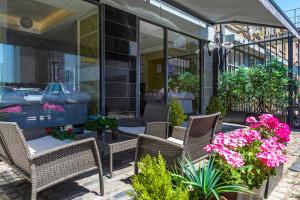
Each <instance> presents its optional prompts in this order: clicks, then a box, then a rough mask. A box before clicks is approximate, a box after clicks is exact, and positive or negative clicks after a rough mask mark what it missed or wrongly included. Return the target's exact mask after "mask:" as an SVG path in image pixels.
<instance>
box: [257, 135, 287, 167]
mask: <svg viewBox="0 0 300 200" xmlns="http://www.w3.org/2000/svg"><path fill="white" fill-rule="evenodd" d="M260 150H261V152H260V153H258V154H256V157H257V158H258V159H259V160H261V161H262V163H264V164H265V165H266V166H268V167H278V166H279V165H280V164H283V163H285V162H287V156H286V155H284V154H283V152H284V151H285V150H286V147H285V145H284V144H282V143H280V142H278V138H276V137H271V138H269V139H267V140H265V141H264V142H263V144H262V145H261V146H260Z"/></svg>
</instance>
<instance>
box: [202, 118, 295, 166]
mask: <svg viewBox="0 0 300 200" xmlns="http://www.w3.org/2000/svg"><path fill="white" fill-rule="evenodd" d="M246 122H247V123H249V125H250V128H248V129H237V130H235V131H233V132H229V133H219V134H217V135H216V137H215V139H214V140H213V142H212V144H210V145H207V146H206V147H205V148H204V149H205V150H206V151H207V152H209V153H212V152H214V153H217V154H218V155H219V156H221V157H222V158H224V160H225V161H226V162H227V163H228V164H230V165H231V166H233V167H235V168H238V167H242V166H243V165H244V164H245V162H247V161H246V160H243V157H242V155H241V153H243V152H245V148H247V149H246V151H247V152H248V151H252V150H253V151H254V152H259V153H256V155H255V154H253V155H255V157H256V159H258V160H260V161H261V162H262V163H263V164H264V165H265V166H267V167H269V168H274V167H278V166H279V165H280V164H283V163H285V162H287V156H286V155H285V154H284V153H285V150H286V147H285V145H284V143H286V142H288V141H289V140H290V133H291V130H290V128H289V126H288V125H287V124H285V123H280V122H279V120H278V119H277V118H276V117H274V116H273V115H270V114H264V115H261V116H260V117H259V120H257V119H256V118H255V117H248V118H247V119H246ZM254 142H255V143H254ZM252 144H253V145H252ZM252 148H253V149H252ZM243 156H244V154H243Z"/></svg>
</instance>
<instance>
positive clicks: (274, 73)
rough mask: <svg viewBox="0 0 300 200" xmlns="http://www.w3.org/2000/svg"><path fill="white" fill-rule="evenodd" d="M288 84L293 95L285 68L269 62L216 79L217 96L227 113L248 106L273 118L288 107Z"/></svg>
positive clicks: (279, 64)
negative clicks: (271, 115)
mask: <svg viewBox="0 0 300 200" xmlns="http://www.w3.org/2000/svg"><path fill="white" fill-rule="evenodd" d="M289 84H290V87H291V90H292V91H293V95H295V94H296V91H297V88H298V83H297V82H296V81H295V80H294V79H291V78H289V76H288V70H287V67H285V66H283V65H282V63H281V62H279V61H277V60H271V61H269V62H268V63H267V64H266V65H260V64H259V65H255V66H251V67H250V68H248V67H238V68H237V69H235V70H232V71H227V72H224V73H223V74H222V75H221V76H220V77H219V84H218V95H219V97H221V99H223V100H224V101H225V103H226V107H227V108H228V109H232V108H237V107H239V106H240V107H241V106H243V105H244V104H249V105H250V106H251V109H253V110H257V108H259V112H268V113H273V114H276V113H277V112H278V110H280V111H282V112H285V110H286V107H287V106H288V88H289Z"/></svg>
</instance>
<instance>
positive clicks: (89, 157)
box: [29, 138, 102, 188]
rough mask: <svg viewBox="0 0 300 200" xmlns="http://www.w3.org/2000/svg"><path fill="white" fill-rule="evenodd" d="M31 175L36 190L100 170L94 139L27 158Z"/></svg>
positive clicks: (73, 143)
mask: <svg viewBox="0 0 300 200" xmlns="http://www.w3.org/2000/svg"><path fill="white" fill-rule="evenodd" d="M29 160H30V163H31V169H32V170H31V174H32V177H33V178H35V179H36V182H37V184H38V185H37V186H38V188H46V187H48V186H49V185H53V184H55V183H57V182H61V181H63V180H66V179H69V178H72V177H75V176H77V175H80V174H83V173H85V172H88V171H91V170H95V169H97V168H98V169H100V170H101V174H102V169H101V161H100V156H99V152H98V148H97V145H96V141H95V139H94V138H88V139H84V140H80V141H76V142H72V143H69V144H66V145H62V146H60V147H55V148H52V149H49V150H46V151H43V152H40V153H38V154H34V155H32V156H30V157H29Z"/></svg>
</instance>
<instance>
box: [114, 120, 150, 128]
mask: <svg viewBox="0 0 300 200" xmlns="http://www.w3.org/2000/svg"><path fill="white" fill-rule="evenodd" d="M118 124H119V126H124V127H137V126H143V125H144V123H143V119H142V118H120V119H119V121H118Z"/></svg>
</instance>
